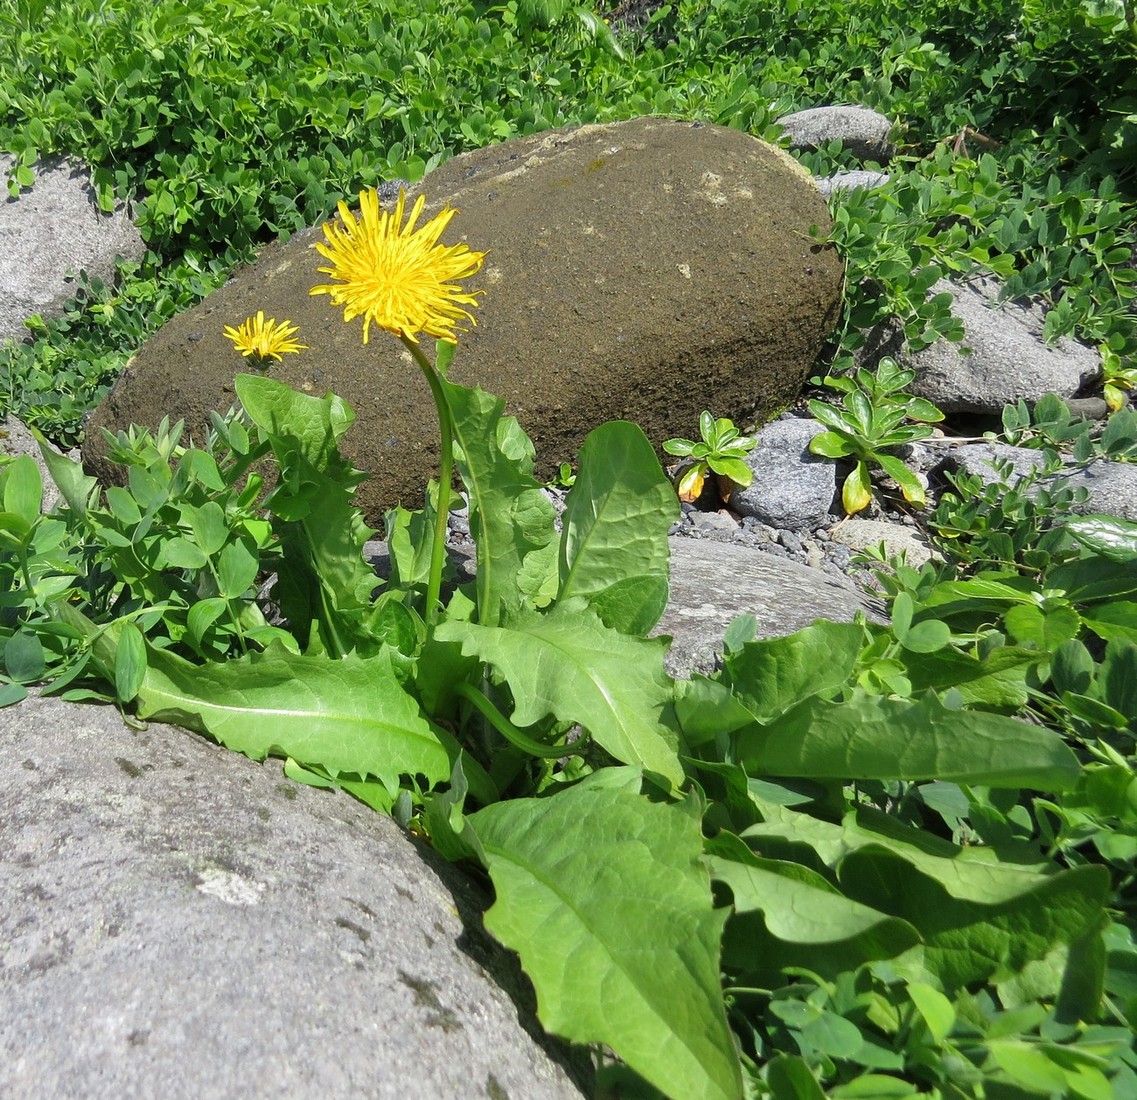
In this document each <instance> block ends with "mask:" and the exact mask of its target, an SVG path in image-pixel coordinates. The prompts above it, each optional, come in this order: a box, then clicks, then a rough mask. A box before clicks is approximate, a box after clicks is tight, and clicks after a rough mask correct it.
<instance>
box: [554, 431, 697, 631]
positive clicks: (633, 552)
mask: <svg viewBox="0 0 1137 1100" xmlns="http://www.w3.org/2000/svg"><path fill="white" fill-rule="evenodd" d="M678 515H679V500H678V498H677V497H676V496H675V490H674V489H673V488H672V486H671V482H670V481H668V479H667V477H666V476H665V475H664V473H663V470H662V469H660V466H659V460H658V459H657V458H656V457H655V450H654V448H653V447H652V445H651V444H650V443H649V442H648V440H647V436H645V435H644V434H643V432H642V431H640V429H639V428H637V427H636V426H635V425H634V424H629V423H628V422H627V421H623V420H613V421H610V422H609V423H607V424H603V425H601V426H600V427H599V428H596V429H595V430H594V431H593V432H592V433H591V434H590V435H589V436H588V439H587V440H585V443H584V447H583V448H582V449H581V452H580V470H579V472H578V474H577V476H576V482H575V483H574V484H573V487H572V489H571V490H570V492H569V494H568V501H567V504H566V507H565V513H564V516H563V518H562V522H563V529H562V535H561V543H560V590H559V592H558V599H561V600H567V599H571V598H572V597H573V596H584V597H585V598H586V599H591V598H592V597H594V596H596V595H598V594H600V593H603V592H604V591H605V590H607V589H610V588H612V587H613V586H614V585H623V586H624V596H625V597H627V595H628V594H629V590H628V588H627V582H628V581H632V580H635V579H636V578H640V577H651V578H662V580H663V581H664V591H665V592H666V580H667V574H668V564H669V561H670V549H669V546H668V542H667V532H668V529H669V528H670V527H671V524H672V523H674V522H675V519H676V518H677V516H678ZM657 589H658V585H656V586H648V588H647V589H646V590H645V594H646V596H647V599H648V602H649V603H650V604H651V605H652V608H653V610H654V609H655V608H658V613H659V614H661V613H662V610H663V608H660V607H658V604H659V601H658V598H657ZM633 591H634V590H633ZM609 610H610V614H609V615H607V616H605V621H606V622H607V623H608V624H609V625H610V626H613V627H615V628H616V629H617V630H623V631H625V632H628V631H627V625H629V624H635V626H636V627H637V628H639V627H640V626H642V620H643V615H642V613H641V611H640V609H639V608H637V607H629V606H628V605H627V601H626V598H625V600H624V601H623V606H622V607H621V608H619V613H618V614H617V613H616V612H617V609H615V608H612V606H611V603H609ZM657 621H658V614H657V615H656V619H655V621H652V622H649V623H648V630H650V629H651V627H653V626H654V625H655V622H657ZM637 632H639V631H638V629H637ZM643 633H647V631H646V630H645V631H643Z"/></svg>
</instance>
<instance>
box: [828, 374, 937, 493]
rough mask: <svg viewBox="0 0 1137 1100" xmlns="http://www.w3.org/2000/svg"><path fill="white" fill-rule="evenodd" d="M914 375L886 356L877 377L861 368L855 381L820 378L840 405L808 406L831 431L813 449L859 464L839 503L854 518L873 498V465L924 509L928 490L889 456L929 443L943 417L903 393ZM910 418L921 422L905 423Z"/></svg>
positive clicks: (919, 400)
mask: <svg viewBox="0 0 1137 1100" xmlns="http://www.w3.org/2000/svg"><path fill="white" fill-rule="evenodd" d="M915 377H916V374H915V371H911V370H905V369H903V368H901V367H899V366H898V365H897V364H896V361H895V360H894V359H889V358H885V359H882V360H881V361H880V365H879V367H878V368H877V371H876V373H875V374H874V373H873V372H872V371H869V370H865V369H864V368H861V369H859V370H857V371H856V373H855V374H854V375H853V376H852V377H837V378H824V379H822V381H823V382H824V383H825V385H827V386H829V387H830V388H831V389H834V390H837V392H838V393H840V394H842V397H841V404H840V406H839V407H834V406H833V405H828V404H826V403H825V402H824V401H816V400H813V401H810V403H809V411H810V412H811V413H813V415H814V416H815V417H816V418H817V419H818V420H819V421H821V423H822V424H824V425H825V427H826V428H827V429H828V430H827V431H824V432H821V433H820V434H818V435H815V436H814V437H813V439H812V440H810V443H809V449H810V451H811V452H812V453H813V454H816V455H824V456H825V457H826V458H852V459H853V460H854V462H855V463H856V465H855V466H854V468H853V471H852V473H850V474H849V475H848V476H847V477H846V478H845V482H844V485H843V487H842V489H841V503H842V504H843V505H844V508H845V511H846V512H848V513H849V514H850V515H852V514H853V513H854V512H859V511H861V510H862V509H863V508H866V507H868V504H869V501H870V500H871V499H872V483H871V481H870V480H869V465H870V464H876V465H878V466H880V467H881V468H882V469H883V470H884V472H885V473H886V474H888V476H889V477H891V478H892V479H893V481H895V482H896V484H897V485H899V486H900V491H901V492H902V493H903V494H904V499H905V500H907V501H909V502H910V503H912V504H916V505H918V506H919V507H921V508H922V507H923V506H924V503H925V493H924V487H923V485H921V484H920V480H919V478H917V477H916V475H915V474H914V473H912V471H911V470H909V469H908V467H907V466H905V465H904V463H903V462H902V461H901V460H900V459H899V458H897V457H896V456H895V455H892V454H889V453H888V451H889V450H890V449H894V448H896V447H899V446H902V445H904V444H905V443H912V442H914V441H916V440H918V439H926V438H927V437H928V436H929V435H931V434H932V429H931V428H930V427H929V426H928V423H929V422H935V421H938V420H943V418H944V414H943V413H942V412H940V410H939V409H937V408H936V407H935V405H933V404H932V403H931V402H930V401H926V400H925V399H924V398H922V397H913V396H912V395H911V394H907V393H904V392H903V391H904V390H905V388H906V387H907V386H909V385H911V383H912V380H913V379H914V378H915ZM908 420H916V421H921V423H918V424H908V423H905V421H908Z"/></svg>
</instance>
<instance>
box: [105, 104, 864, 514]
mask: <svg viewBox="0 0 1137 1100" xmlns="http://www.w3.org/2000/svg"><path fill="white" fill-rule="evenodd" d="M420 187H421V188H422V189H424V190H425V192H426V194H427V197H428V200H429V201H428V205H427V207H426V210H425V213H424V218H425V217H429V216H431V215H432V214H433V213H435V212H437V210H439V209H441V208H442V206H444V205H445V204H447V203H449V204H451V205H453V206H456V207H458V209H459V210H460V211H461V213H460V215H459V216H458V217H456V218H455V219H454V221H453V222H452V223H451V225H450V227H449V229H448V230H447V232H446V234H445V235H444V238H443V243H445V244H453V243H457V242H458V241H459V240H464V241H466V243H467V244H469V246H470V247H471V248H474V249H476V250H486V249H488V251H489V255H488V256H487V258H486V262H485V265H484V267H483V269H482V271H481V272H480V273H479V274H478V275H476V276H475V277H473V278H472V279H470V280H469V281H468V283H467V284H466V285H468V286H469V287H471V288H473V289H475V290H481V291H484V292H485V293H484V295H483V296H482V297H481V298H480V304H479V306H478V308H477V310H476V315H477V322H478V323H477V327H476V328H475V329H473V330H472V331H471V332H470V333H468V334H466V335H465V336H464V337H463V338H462V340H461V346H460V348H459V351H458V355H457V357H456V359H455V362H454V365H453V367H452V369H451V378H452V379H453V380H454V381H456V382H460V383H463V384H466V385H474V384H476V385H479V386H481V387H482V388H483V389H485V390H487V391H489V392H490V393H493V394H496V395H497V396H499V397H501V398H503V399H504V400H505V402H506V406H507V411H508V412H509V413H511V414H513V415H514V416H516V417H517V418H518V419H519V420H520V422H521V424H522V426H523V427H525V429H526V430H527V431H528V432H529V434H530V435H531V436H532V437H533V440H534V442H535V444H536V448H537V455H538V460H539V463H540V465H539V470H538V472H539V473H542V474H546V473H548V472H549V471H551V470H554V469H555V468H556V466H557V465H558V464H559V463H560V462H562V461H571V460H572V459H573V458H574V457H575V454H576V451H577V450H578V449H579V447H580V445H581V443H582V442H583V441H584V438H585V436H586V435H587V433H588V432H589V431H590V430H591V429H592V428H594V427H596V426H597V425H598V424H601V423H603V422H604V421H605V420H609V419H613V418H625V419H629V420H633V421H635V422H636V423H638V424H639V425H640V426H641V427H642V428H643V429H644V431H645V432H646V433H647V435H648V437H649V438H650V439H651V440H652V441H653V442H656V443H658V442H660V441H662V440H663V439H665V438H668V437H671V436H677V435H678V436H689V435H690V434H691V432H692V430H693V429H694V426H695V425H696V424H697V423H698V416H699V412H700V411H701V410H702V409H703V408H706V407H707V406H708V403H713V405H714V411H715V414H716V415H718V416H729V417H732V418H734V419H737V420H750V419H752V420H754V421H756V422H764V421H765V420H767V419H769V418H770V417H772V416H773V415H775V414H776V413H778V412H779V411H780V410H781V409H783V408H785V407H786V406H787V405H789V404H790V403H791V402H792V401H793V400H794V399H795V398H796V397H797V395H798V393H799V392H800V389H801V386H802V383H803V382H804V380H805V378H806V376H807V374H808V371H809V369H810V366H811V364H812V363H813V361H814V359H815V357H816V355H817V353H818V351H819V350H820V348H821V345H822V343H823V341H824V340H825V338H826V336H827V335H828V334H829V332H830V331H831V329H832V328H833V325H834V323H835V322H836V319H837V317H838V315H839V311H840V294H841V280H842V273H843V269H842V264H841V261H840V259H839V258H838V256H837V255H836V252H835V251H834V249H833V248H832V246H830V245H828V244H826V243H825V235H826V232H827V230H828V228H829V226H830V222H829V217H828V212H827V210H826V207H825V204H824V202H823V201H822V199H821V198H820V196H819V195H818V193H817V190H816V187H815V186H814V184H813V182H812V180H811V179H810V177H809V176H808V175H807V174H806V173H805V172H804V171H803V170H802V169H801V168H800V167H798V165H797V164H796V163H795V162H794V161H793V160H792V158H790V157H789V156H788V155H787V154H786V153H783V152H782V151H780V150H779V149H777V148H775V147H774V146H772V145H769V144H767V143H765V142H762V141H760V140H758V139H756V138H753V137H751V136H749V135H747V134H744V133H742V132H740V131H737V130H731V129H727V128H725V127H719V126H710V125H704V124H700V123H689V122H680V121H675V120H670V119H662V118H646V117H645V118H638V119H633V120H630V121H627V122H620V123H611V124H604V125H588V126H581V127H575V128H568V129H561V130H554V131H550V132H547V133H543V134H537V135H533V136H529V137H523V138H517V139H514V140H512V141H508V142H505V143H503V144H500V145H494V146H490V147H488V148H485V149H480V150H477V151H474V152H471V153H466V154H463V155H461V156H458V157H455V158H454V159H452V160H450V161H448V162H447V163H445V164H443V165H442V166H441V167H439V168H438V169H436V170H435V171H434V172H432V173H431V174H430V175H429V176H428V177H427V178H426V179H425V180H424V181H423V183H422V184H421V185H420ZM413 193H414V192H412V194H413ZM321 239H322V233H321V231H320V229H319V228H315V229H312V230H308V231H306V232H304V233H301V234H298V235H297V236H296V237H294V238H292V240H291V241H289V242H287V243H285V244H282V245H271V246H269V247H267V248H266V249H265V250H264V251H263V253H262V254H261V256H260V257H259V258H258V261H257V262H256V263H255V264H253V265H252V266H250V267H248V268H245V269H243V270H241V271H239V272H237V273H236V274H235V275H234V277H233V278H232V279H231V280H230V281H229V282H228V283H227V284H226V285H225V286H224V287H222V288H220V289H218V290H216V291H215V292H214V293H213V294H211V295H210V296H209V297H208V298H206V299H205V301H203V302H202V303H201V304H200V305H198V306H197V307H196V308H194V309H192V310H190V311H188V312H187V313H184V314H182V315H180V316H178V317H176V318H174V319H173V320H172V321H170V322H169V323H168V324H166V325H165V326H164V327H163V328H162V329H161V330H160V331H159V332H158V333H157V334H155V335H154V336H153V337H152V338H151V339H150V340H149V342H148V343H147V344H146V345H145V346H144V347H143V348H142V350H141V351H140V352H139V354H138V356H137V357H136V358H135V359H134V360H133V361H132V363H131V364H130V365H129V366H128V367H127V369H126V370H125V371H124V372H123V374H122V376H121V377H120V379H119V381H118V383H117V384H116V386H115V387H114V389H113V391H112V392H111V394H110V395H109V396H108V398H107V400H106V401H105V402H104V404H103V405H102V406H101V407H100V408H99V409H98V410H96V412H95V413H94V414H93V417H92V420H91V423H90V425H89V429H88V432H87V444H86V450H85V452H84V457H85V459H86V460H87V461H88V462H90V463H91V464H92V465H93V466H94V468H95V470H96V472H98V473H100V474H101V475H103V476H105V477H111V476H113V474H114V468H113V467H110V466H109V465H108V464H107V463H106V462H105V443H104V441H103V439H102V437H101V433H100V432H99V430H98V429H100V428H109V429H111V430H117V429H121V428H124V427H125V426H127V425H128V424H130V423H138V424H144V425H148V426H153V425H156V424H157V423H158V421H160V420H161V418H162V417H163V416H164V415H167V414H168V415H170V417H171V418H172V419H177V418H185V420H186V423H187V428H188V429H189V431H190V433H191V434H193V435H194V436H197V437H200V433H201V431H202V429H203V426H204V425H206V424H207V423H208V417H209V412H210V410H211V409H220V410H224V409H225V408H227V407H228V406H229V405H230V404H231V403H232V402H233V400H234V396H235V395H234V389H233V377H234V375H235V374H237V373H239V372H241V371H243V370H248V369H250V368H249V366H248V364H247V362H246V361H245V360H243V359H242V358H241V356H240V355H239V354H237V353H236V352H235V351H234V349H233V347H232V345H231V344H230V342H229V341H228V340H226V339H225V338H224V337H223V336H222V329H223V327H224V326H225V325H236V324H239V323H240V322H241V321H242V320H244V318H245V317H247V316H250V315H253V314H255V313H256V311H257V310H258V309H263V310H264V311H265V314H266V316H268V317H275V318H278V319H280V318H288V319H289V320H291V321H293V322H294V323H296V324H298V325H299V326H300V337H299V339H300V340H301V341H302V342H303V343H305V344H307V345H308V350H307V351H304V352H302V353H301V354H299V355H289V356H286V357H285V360H284V362H283V363H281V364H273V365H272V366H271V367H270V368H269V372H270V374H271V376H272V377H275V378H279V379H281V380H282V381H285V382H287V383H289V384H290V385H292V386H294V387H296V388H298V389H300V390H302V391H304V392H308V393H312V394H316V395H320V394H323V393H325V392H327V391H329V390H330V391H332V392H334V393H337V394H339V395H340V396H341V397H343V398H344V399H346V400H347V401H348V402H349V403H350V404H351V406H352V407H353V408H354V409H355V411H356V413H357V414H358V420H357V422H356V425H355V427H354V428H353V429H352V431H351V432H350V433H349V434H348V436H347V438H346V439H345V441H344V446H343V450H344V452H345V454H346V455H347V457H348V458H349V459H350V460H351V461H352V462H353V463H354V464H355V465H356V466H358V467H360V468H361V469H364V470H367V471H369V472H370V473H371V474H372V475H373V477H372V478H371V479H370V480H369V481H368V482H366V483H365V484H364V486H363V487H362V489H361V490H360V495H359V499H360V503H361V505H362V506H363V508H364V511H365V513H366V515H367V517H368V520H369V521H370V522H372V523H375V522H376V521H377V520H378V519H379V518H380V516H381V515H382V512H383V511H384V510H385V509H386V508H388V507H390V506H391V505H393V504H394V503H395V502H397V501H402V502H403V503H404V504H407V505H408V506H414V505H417V504H418V503H419V502H420V501H421V498H422V489H423V486H424V485H425V483H426V481H427V479H428V478H429V477H430V476H431V475H432V474H434V473H435V470H436V466H437V457H438V456H437V447H438V444H437V422H436V419H435V414H434V408H433V405H432V402H431V398H430V394H429V391H428V389H427V387H426V385H425V383H424V382H423V380H422V378H421V377H420V376H419V374H418V371H417V370H416V368H415V367H414V365H413V364H412V362H411V361H410V357H409V355H408V354H407V353H406V351H405V350H404V349H403V348H402V346H401V345H400V344H399V342H398V341H397V340H396V339H395V338H394V337H391V336H388V335H387V334H386V333H383V332H381V331H380V332H374V331H373V332H372V337H371V342H370V344H369V345H368V346H366V347H364V346H363V344H362V337H361V322H360V321H358V320H356V321H355V322H353V323H351V324H345V323H344V321H343V319H342V315H341V314H340V312H339V311H338V310H336V309H335V308H334V307H331V306H329V303H328V299H327V298H326V297H323V296H321V297H316V298H313V297H310V296H309V293H308V291H309V290H310V288H311V287H312V286H314V285H316V284H318V283H321V282H324V281H325V278H324V276H322V275H320V274H319V273H318V272H317V270H316V269H317V267H318V266H319V265H320V263H321V262H322V260H321V258H320V257H319V256H318V254H317V253H316V252H315V251H314V249H313V247H312V246H313V245H314V243H315V242H316V241H318V240H321Z"/></svg>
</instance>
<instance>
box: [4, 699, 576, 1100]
mask: <svg viewBox="0 0 1137 1100" xmlns="http://www.w3.org/2000/svg"><path fill="white" fill-rule="evenodd" d="M0 746H2V751H0V782H2V784H3V790H4V792H5V796H4V799H3V804H2V807H0V1096H2V1097H4V1098H5V1100H56V1098H61V1097H66V1098H69V1097H75V1098H77V1100H79V1098H81V1100H101V1098H107V1100H111V1098H113V1100H132V1098H143V1097H162V1098H163V1100H222V1098H224V1100H232V1098H237V1097H273V1098H274V1100H311V1098H316V1097H320V1098H329V1100H330V1098H333V1097H337V1098H338V1097H378V1098H388V1097H389V1098H391V1100H395V1098H398V1100H418V1098H421V1100H428V1098H429V1100H439V1098H446V1097H472V1098H473V1097H487V1098H492V1100H502V1098H503V1097H511V1098H513V1100H528V1098H530V1097H533V1098H548V1100H567V1098H570V1097H579V1096H580V1095H581V1092H580V1091H579V1090H578V1089H577V1088H576V1087H575V1086H574V1085H573V1083H572V1081H571V1080H570V1077H569V1076H568V1074H567V1073H566V1071H565V1070H564V1069H563V1068H562V1067H561V1065H559V1064H557V1063H556V1062H554V1061H553V1060H552V1059H551V1058H550V1055H549V1054H548V1053H546V1051H545V1050H543V1049H542V1047H541V1045H539V1044H538V1042H537V1041H535V1040H534V1038H533V1037H532V1036H531V1035H530V1034H528V1033H527V1031H526V1030H525V1028H524V1027H523V1026H522V1023H521V1022H519V1021H520V1020H529V1021H531V1020H532V1017H531V1016H530V1015H529V1010H528V1007H527V1006H525V1005H524V1004H523V1006H522V1009H521V1010H520V1011H519V1008H518V1006H517V1005H516V1004H515V1003H514V1001H513V1000H511V998H510V996H509V995H507V993H506V992H504V990H503V988H502V986H501V985H499V984H498V982H497V981H495V977H496V978H498V979H500V980H501V981H502V982H504V983H505V984H507V985H509V984H513V985H514V986H515V987H516V989H517V990H522V991H524V990H525V989H527V987H526V986H525V985H524V983H523V982H522V981H520V979H519V974H518V972H517V971H516V969H515V968H514V967H513V964H512V958H511V957H510V956H507V955H506V954H505V953H504V952H503V951H501V950H499V949H498V948H497V947H496V946H495V945H493V943H492V942H491V941H489V940H488V938H487V937H486V936H485V934H484V933H483V932H481V931H480V922H479V917H478V914H479V912H480V910H481V906H482V905H483V904H484V901H485V899H484V898H481V897H480V896H479V895H478V893H477V891H475V889H474V888H473V886H472V885H471V884H470V882H469V881H468V880H467V879H466V878H465V876H464V875H462V874H461V873H460V872H459V871H458V870H457V869H456V868H453V867H451V866H450V865H448V864H444V863H442V862H441V861H440V860H438V859H437V858H436V857H434V854H433V853H431V852H429V851H428V850H426V849H422V848H420V847H418V846H417V845H416V844H415V843H414V842H413V841H411V840H410V839H409V838H408V837H407V836H406V835H405V834H404V833H403V832H402V831H401V830H400V829H399V827H398V826H397V825H396V824H395V823H394V822H393V821H391V820H390V819H389V818H386V817H382V816H380V815H379V814H376V813H373V812H372V811H370V810H368V809H367V808H365V807H364V806H362V805H361V804H360V803H358V802H355V801H354V800H352V799H351V798H349V797H348V796H347V795H345V794H343V793H342V792H328V791H318V790H315V789H313V788H310V787H304V786H299V785H297V784H294V783H291V782H289V781H288V780H286V779H285V778H284V777H283V775H282V773H281V768H280V762H279V761H269V762H268V763H266V764H263V765H261V764H256V763H253V762H252V761H250V760H248V759H246V758H245V757H243V756H238V755H237V754H236V753H232V752H229V751H227V750H225V749H221V748H219V747H217V746H215V745H212V744H211V743H209V742H207V741H206V740H205V739H203V738H200V737H198V736H196V735H194V734H190V733H186V732H184V731H182V730H178V729H175V728H173V727H170V726H164V725H160V724H157V723H155V724H153V725H151V726H150V728H149V729H148V730H147V731H146V732H135V731H131V730H129V729H127V728H126V727H125V726H124V725H123V723H122V720H121V719H120V718H119V716H118V713H117V711H115V710H114V709H113V708H109V707H94V706H89V705H80V704H69V703H64V702H61V701H59V700H56V699H44V698H34V697H33V698H31V699H28V700H26V701H25V702H23V703H21V704H18V705H17V706H15V707H11V708H7V709H5V710H0ZM518 996H520V997H522V998H524V996H526V994H525V993H524V992H522V993H520V994H518ZM529 1026H530V1027H531V1028H533V1025H532V1023H531V1022H530V1025H529ZM533 1030H534V1031H535V1030H536V1029H535V1028H533ZM551 1049H556V1048H555V1047H552V1046H551Z"/></svg>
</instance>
